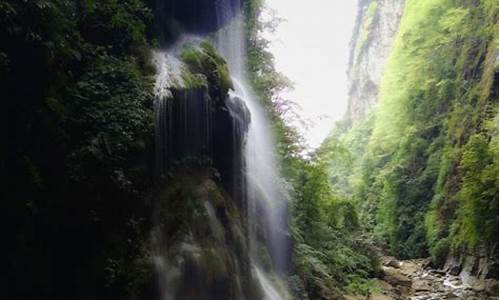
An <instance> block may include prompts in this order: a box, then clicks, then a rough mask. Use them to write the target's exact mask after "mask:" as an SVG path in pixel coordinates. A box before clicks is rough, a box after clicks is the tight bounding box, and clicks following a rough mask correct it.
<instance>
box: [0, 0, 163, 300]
mask: <svg viewBox="0 0 500 300" xmlns="http://www.w3.org/2000/svg"><path fill="white" fill-rule="evenodd" d="M150 21H151V12H150V10H149V9H148V8H147V7H146V6H145V5H144V3H143V2H142V1H139V0H125V1H117V0H106V1H83V0H54V1H44V0H37V1H0V23H1V26H0V37H1V39H2V40H3V41H7V42H5V43H2V45H1V46H0V73H1V81H2V86H5V87H6V91H4V93H5V94H6V95H8V97H7V98H8V101H6V111H7V114H8V116H9V118H8V122H7V123H8V124H7V127H8V132H9V141H8V144H9V147H6V155H7V157H8V163H7V165H6V168H7V169H8V170H9V173H10V174H11V176H10V178H9V181H8V183H7V185H8V186H9V191H8V192H7V196H6V200H5V206H6V209H7V210H9V211H10V213H9V217H8V219H6V222H9V223H12V224H14V223H15V224H18V226H16V228H15V230H14V231H13V233H12V234H13V236H18V237H20V239H15V241H13V244H12V247H11V248H10V250H9V251H8V253H7V258H6V259H8V260H9V261H11V262H12V263H11V264H10V265H9V266H8V271H7V273H8V274H9V279H8V280H9V282H11V283H12V284H10V286H9V289H8V290H7V295H8V296H7V297H9V298H13V299H21V298H22V299H31V298H34V297H42V298H55V299H58V298H68V297H69V298H74V299H82V298H88V297H90V298H96V299H104V298H122V299H131V298H141V297H143V296H147V295H148V292H149V291H150V289H151V280H152V279H153V278H152V275H153V269H152V265H151V257H150V256H149V253H148V251H147V247H145V245H148V239H149V226H150V223H149V221H148V220H150V216H151V212H150V208H149V207H148V206H149V204H148V203H149V201H150V200H151V199H150V190H149V189H150V188H151V182H150V177H149V174H150V171H149V169H148V168H149V167H148V162H147V160H146V159H145V158H144V155H143V154H144V153H145V152H147V151H148V149H149V147H150V144H151V140H152V135H153V132H152V125H153V119H152V94H151V93H152V84H151V78H150V75H151V73H150V71H151V68H150V67H149V65H148V64H149V60H150V59H149V50H148V41H147V39H146V28H147V26H148V25H149V22H150ZM11 145H15V146H11ZM75 258H78V259H75ZM20 282H23V284H22V285H21V284H19V283H20Z"/></svg>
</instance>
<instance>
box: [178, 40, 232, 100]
mask: <svg viewBox="0 0 500 300" xmlns="http://www.w3.org/2000/svg"><path fill="white" fill-rule="evenodd" d="M181 59H182V61H183V62H184V63H185V64H186V65H187V66H188V70H189V72H190V73H191V74H194V76H199V74H201V75H203V76H204V77H205V78H206V81H207V85H208V89H209V93H210V96H211V97H212V99H215V100H216V101H217V103H219V104H221V105H222V104H223V101H224V99H225V98H226V96H227V93H228V91H229V89H231V88H233V82H232V80H231V76H230V74H229V69H228V67H227V63H226V61H225V60H224V59H223V58H222V57H221V56H220V55H219V54H217V51H216V50H215V48H214V47H213V46H212V45H211V44H210V43H209V42H207V41H204V42H201V43H200V44H199V45H198V46H187V47H185V48H184V49H183V51H182V53H181ZM192 78H193V76H187V79H188V80H189V81H190V80H191V79H192ZM199 78H200V77H198V79H199ZM194 83H199V82H198V81H196V80H195V81H194Z"/></svg>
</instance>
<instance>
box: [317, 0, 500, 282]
mask: <svg viewBox="0 0 500 300" xmlns="http://www.w3.org/2000/svg"><path fill="white" fill-rule="evenodd" d="M382 2H383V1H382ZM382 2H380V1H379V2H378V3H377V4H365V6H366V7H367V8H366V11H367V12H370V11H371V10H373V11H375V8H377V7H380V6H381V3H382ZM373 3H375V2H373ZM370 6H371V7H372V8H371V9H370ZM497 10H498V2H496V1H484V2H481V3H477V2H474V1H451V0H426V1H407V2H406V5H405V8H404V14H403V16H402V19H401V24H400V28H399V31H398V33H397V35H396V38H395V41H394V45H393V47H392V49H391V51H390V56H389V57H388V60H387V64H386V66H385V68H384V69H383V72H381V73H382V74H383V75H382V79H381V81H380V86H379V93H378V98H377V99H378V102H379V104H378V105H377V106H376V108H375V110H374V111H373V113H372V114H368V116H367V117H365V118H361V119H360V120H359V121H358V122H354V123H353V126H352V127H350V126H349V121H350V120H349V119H348V120H347V121H345V122H344V124H339V125H338V126H337V129H336V130H335V131H334V132H333V133H332V135H331V136H330V138H329V139H328V140H327V141H326V142H325V144H324V145H323V149H322V151H323V152H324V153H330V152H331V151H337V153H341V154H342V155H343V156H342V157H347V158H348V159H339V157H340V156H339V155H337V156H336V157H335V156H334V157H333V158H331V159H330V160H329V161H330V172H331V174H330V175H331V178H332V183H333V185H334V187H335V188H336V190H337V191H339V192H340V193H342V194H344V195H345V196H347V197H349V198H350V199H351V201H352V202H353V203H355V204H356V206H357V207H358V209H359V213H360V216H361V222H362V223H363V225H364V227H365V229H366V230H367V231H368V232H371V234H372V236H373V238H374V239H375V240H377V241H378V242H379V243H381V244H386V245H388V246H389V249H390V252H391V253H392V254H394V255H397V256H398V257H401V258H412V257H424V256H427V255H431V256H432V258H433V261H434V263H435V264H436V265H437V266H443V264H444V263H445V261H447V264H446V267H447V269H448V270H450V271H452V272H454V273H458V272H460V271H461V270H462V271H463V272H465V273H467V274H469V273H472V274H475V275H478V276H483V277H484V276H488V277H491V276H493V277H495V276H497V270H498V145H497V144H498V102H497V100H498V99H497V98H498V30H497V26H498V15H497ZM368 15H370V14H368ZM366 19H367V18H366V17H364V18H361V19H360V20H361V21H362V23H361V24H365V23H366ZM359 27H362V25H358V28H359ZM368 28H369V26H368ZM357 32H359V30H358V31H357ZM367 32H370V30H368V31H367ZM357 39H358V40H359V36H358V37H357ZM380 43H383V42H382V41H380ZM354 52H356V51H354ZM377 61H378V59H375V62H374V63H372V64H373V65H377ZM358 63H360V64H361V65H360V66H359V67H361V68H366V66H370V65H371V64H370V63H366V62H364V61H363V60H359V61H358ZM353 68H354V70H356V60H353V61H352V66H351V70H352V69H353ZM375 69H376V70H380V69H377V68H374V70H375ZM379 72H380V71H379ZM351 73H352V71H351ZM362 74H370V72H369V71H368V72H366V71H364V72H362ZM371 74H376V73H373V72H372V73H371ZM351 78H352V77H351ZM372 78H376V76H375V77H372ZM358 84H359V80H358V79H357V78H355V77H354V84H353V86H357V85H358ZM373 95H375V93H373V92H370V93H368V94H367V95H365V96H363V97H365V98H363V99H365V100H366V99H374V98H373ZM353 97H354V98H353ZM350 101H351V104H350V105H351V108H350V111H351V112H348V118H349V116H350V115H353V113H352V111H353V110H352V107H354V104H355V103H368V102H369V101H372V100H367V101H368V102H363V101H361V102H360V100H358V94H355V95H354V96H353V94H351V99H350ZM354 115H356V114H354ZM361 115H362V114H361ZM345 123H347V124H345ZM346 125H347V126H346ZM328 149H330V150H331V151H330V150H328ZM332 149H333V150H332ZM320 152H321V151H320Z"/></svg>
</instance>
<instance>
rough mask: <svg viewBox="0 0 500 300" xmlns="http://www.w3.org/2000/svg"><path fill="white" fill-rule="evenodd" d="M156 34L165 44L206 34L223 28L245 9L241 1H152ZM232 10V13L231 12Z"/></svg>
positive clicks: (150, 2) (150, 1)
mask: <svg viewBox="0 0 500 300" xmlns="http://www.w3.org/2000/svg"><path fill="white" fill-rule="evenodd" d="M148 2H149V7H151V8H152V9H153V11H154V13H155V23H156V24H155V25H156V26H155V27H156V31H157V32H156V34H160V36H161V35H163V36H162V37H161V38H162V39H163V40H164V41H169V40H174V39H175V37H176V36H178V35H179V34H180V33H183V32H184V33H195V34H206V33H211V32H214V31H216V30H217V29H219V28H221V27H223V26H224V25H225V24H226V23H227V22H228V21H229V20H230V19H231V18H232V17H234V15H235V14H237V13H238V11H239V9H240V7H241V1H240V0H149V1H148ZM228 8H230V9H228Z"/></svg>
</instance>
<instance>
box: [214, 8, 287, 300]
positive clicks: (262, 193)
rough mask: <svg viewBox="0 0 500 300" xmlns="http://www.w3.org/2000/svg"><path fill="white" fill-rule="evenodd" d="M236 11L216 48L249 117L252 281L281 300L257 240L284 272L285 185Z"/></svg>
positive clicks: (224, 11) (247, 155)
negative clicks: (255, 91) (250, 81)
mask: <svg viewBox="0 0 500 300" xmlns="http://www.w3.org/2000/svg"><path fill="white" fill-rule="evenodd" d="M228 3H229V1H228V0H225V1H224V0H222V1H219V6H218V7H219V9H220V10H221V13H222V14H223V15H224V16H225V15H226V14H227V11H228V10H229V9H231V8H233V9H234V7H235V6H234V5H233V6H230V5H228ZM224 4H225V5H224ZM236 9H238V11H237V12H236V13H234V14H232V15H235V17H234V18H233V20H232V21H231V22H230V23H228V25H227V26H225V27H223V28H222V29H221V30H219V32H218V33H217V34H216V36H215V44H216V46H217V48H218V50H219V52H220V53H221V54H222V55H223V57H224V58H225V59H226V61H227V62H228V64H229V69H230V71H231V74H232V78H233V84H234V91H233V94H234V96H237V97H239V98H241V99H242V100H243V101H244V103H245V104H246V106H247V107H248V109H249V111H250V115H251V121H250V125H249V129H248V135H247V140H246V144H245V150H244V155H245V165H246V177H247V180H246V183H247V187H246V190H247V202H248V211H247V222H248V234H249V237H248V238H249V247H250V259H251V262H252V265H253V268H254V270H253V272H254V276H255V277H256V278H257V280H258V281H259V283H260V285H261V287H262V289H263V291H264V293H265V296H266V299H281V296H280V295H279V293H278V292H277V291H276V290H274V288H273V286H272V285H271V284H270V281H269V280H268V279H267V277H266V274H264V273H263V272H262V271H261V269H260V268H261V267H260V264H261V262H260V258H259V257H258V256H259V253H258V252H259V251H258V249H257V248H258V247H259V239H262V238H263V239H265V243H266V244H267V247H268V250H269V253H270V255H271V259H272V263H273V267H274V270H275V271H276V272H278V273H280V274H283V273H285V272H286V271H287V270H288V268H289V261H290V251H291V245H290V236H289V233H288V218H287V210H288V205H287V204H288V203H287V200H288V194H287V191H286V189H285V182H284V180H282V178H281V177H280V175H279V172H278V165H277V162H276V155H275V152H274V143H273V137H272V134H271V132H272V129H271V126H270V124H269V122H268V120H267V118H266V113H265V111H264V109H263V108H262V106H261V104H260V103H259V101H258V99H257V98H256V97H255V96H254V95H253V94H252V93H251V88H250V87H249V85H248V84H247V81H246V78H245V77H246V76H245V73H246V72H245V61H244V57H246V53H245V48H246V47H245V38H244V35H243V16H242V14H241V10H240V9H239V5H236ZM259 228H260V229H261V230H259ZM260 235H263V237H262V236H260ZM259 237H260V238H259Z"/></svg>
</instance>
